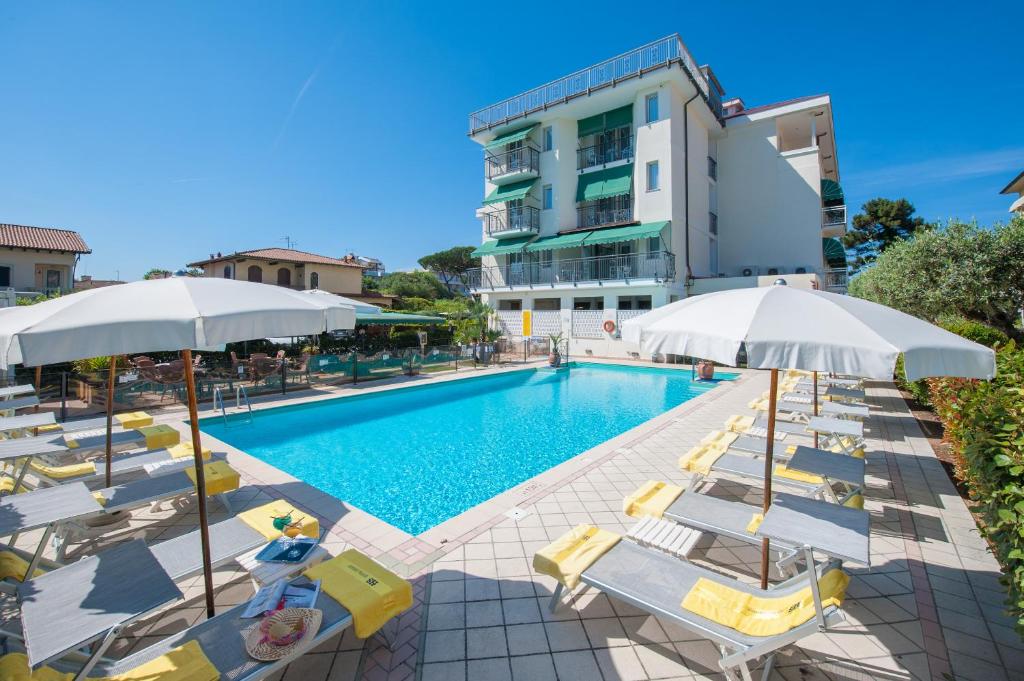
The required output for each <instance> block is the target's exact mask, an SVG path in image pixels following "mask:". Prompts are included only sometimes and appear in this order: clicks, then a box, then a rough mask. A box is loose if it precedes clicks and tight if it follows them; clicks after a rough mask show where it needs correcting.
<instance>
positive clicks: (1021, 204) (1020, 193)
mask: <svg viewBox="0 0 1024 681" xmlns="http://www.w3.org/2000/svg"><path fill="white" fill-rule="evenodd" d="M999 193H1000V194H1016V195H1017V199H1016V200H1015V201H1014V202H1013V203H1011V204H1010V212H1011V213H1020V214H1022V215H1024V172H1022V173H1021V174H1020V175H1018V176H1017V177H1015V178H1013V181H1012V182H1010V184H1008V185H1006V186H1005V187H1003V191H1001V192H999Z"/></svg>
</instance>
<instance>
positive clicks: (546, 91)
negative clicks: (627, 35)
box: [469, 34, 722, 135]
mask: <svg viewBox="0 0 1024 681" xmlns="http://www.w3.org/2000/svg"><path fill="white" fill-rule="evenodd" d="M675 62H679V63H680V65H681V66H682V68H684V69H685V70H686V71H687V73H688V74H689V76H690V78H692V79H693V81H694V82H695V83H696V84H697V88H698V89H699V90H700V93H701V96H702V97H703V98H704V101H705V102H706V103H707V105H708V106H709V107H710V108H711V110H712V111H713V112H714V114H715V116H717V117H718V118H721V117H722V102H721V100H720V99H719V97H718V92H717V91H716V90H715V89H714V88H712V87H710V86H709V84H708V80H707V78H706V77H705V76H704V74H703V73H702V72H701V70H700V69H699V68H697V62H696V61H695V60H694V59H693V56H692V55H691V54H690V52H689V50H687V49H686V45H684V44H683V40H682V38H680V37H679V34H674V35H670V36H668V37H666V38H662V39H661V40H656V41H654V42H653V43H649V44H647V45H644V46H643V47H638V48H636V49H635V50H630V51H629V52H626V53H625V54H621V55H619V56H618V57H613V58H611V59H608V60H607V61H603V62H601V63H600V64H596V65H594V66H591V67H589V68H585V69H582V70H580V71H577V72H576V73H573V74H570V75H568V76H565V77H564V78H559V79H558V80H554V81H552V82H550V83H548V84H546V85H541V86H540V87H538V88H534V89H533V90H529V91H528V92H524V93H522V94H520V95H516V96H515V97H510V98H508V99H506V100H505V101H503V102H499V103H497V104H494V105H493V106H489V107H487V108H485V109H480V110H479V111H474V112H473V113H471V114H470V115H469V134H470V135H472V134H474V133H476V132H478V131H480V130H486V129H487V128H493V127H494V126H496V125H501V124H503V123H506V122H508V121H511V120H513V119H516V118H521V117H523V116H526V115H527V114H529V113H531V112H533V111H539V110H542V109H546V108H548V107H550V106H553V105H555V104H561V103H563V102H567V101H569V100H570V99H572V98H574V97H580V96H583V95H589V94H590V93H591V92H593V91H594V90H597V89H600V88H603V87H607V86H611V85H615V84H617V83H619V82H621V81H623V80H626V79H628V78H635V77H638V76H641V75H643V74H644V73H646V72H648V71H651V70H653V69H657V68H663V67H667V66H671V65H672V64H673V63H675Z"/></svg>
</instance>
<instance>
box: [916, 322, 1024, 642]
mask: <svg viewBox="0 0 1024 681" xmlns="http://www.w3.org/2000/svg"><path fill="white" fill-rule="evenodd" d="M928 386H929V390H930V393H931V399H932V405H933V407H934V408H935V413H936V414H938V416H939V417H940V418H941V419H942V423H943V425H944V426H945V432H946V439H947V440H948V441H949V442H950V444H951V445H952V447H953V451H954V454H955V455H956V457H957V461H956V475H957V477H958V478H960V479H961V480H962V481H963V482H964V483H965V484H966V485H967V488H968V490H969V491H970V496H971V499H973V500H974V501H976V502H977V504H978V505H977V507H976V510H977V511H978V512H979V513H980V514H981V517H982V521H983V522H982V527H981V531H982V534H983V535H984V536H986V537H987V538H988V539H989V540H990V541H991V542H992V545H993V547H994V548H995V552H996V556H997V558H998V559H999V562H1000V564H1001V565H1002V566H1003V578H1002V579H1003V583H1004V584H1005V585H1006V586H1007V588H1008V590H1009V598H1008V600H1007V605H1008V610H1009V612H1010V613H1011V614H1012V615H1013V616H1015V617H1016V618H1017V630H1018V633H1021V634H1022V635H1024V351H1022V350H1019V349H1018V348H1017V346H1016V345H1015V344H1014V343H1012V342H1009V343H1007V344H1006V345H1004V346H1002V347H1000V348H999V349H998V350H997V351H996V377H995V379H994V380H992V381H975V380H968V379H953V378H942V379H928Z"/></svg>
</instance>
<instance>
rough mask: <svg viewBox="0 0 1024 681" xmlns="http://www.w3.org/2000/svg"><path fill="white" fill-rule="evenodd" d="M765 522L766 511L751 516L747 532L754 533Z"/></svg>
mask: <svg viewBox="0 0 1024 681" xmlns="http://www.w3.org/2000/svg"><path fill="white" fill-rule="evenodd" d="M763 522H764V513H755V514H754V515H752V516H750V522H749V523H747V532H749V533H750V534H754V533H755V532H757V528H759V527H761V523H763Z"/></svg>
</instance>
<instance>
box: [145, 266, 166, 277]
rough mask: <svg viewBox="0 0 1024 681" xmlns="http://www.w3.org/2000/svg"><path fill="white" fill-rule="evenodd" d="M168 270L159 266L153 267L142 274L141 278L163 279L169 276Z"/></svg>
mask: <svg viewBox="0 0 1024 681" xmlns="http://www.w3.org/2000/svg"><path fill="white" fill-rule="evenodd" d="M171 274H172V272H171V271H170V270H165V269H162V268H160V267H153V268H151V269H150V270H149V271H148V272H146V273H145V274H143V275H142V278H143V279H165V278H167V277H169V276H171Z"/></svg>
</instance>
